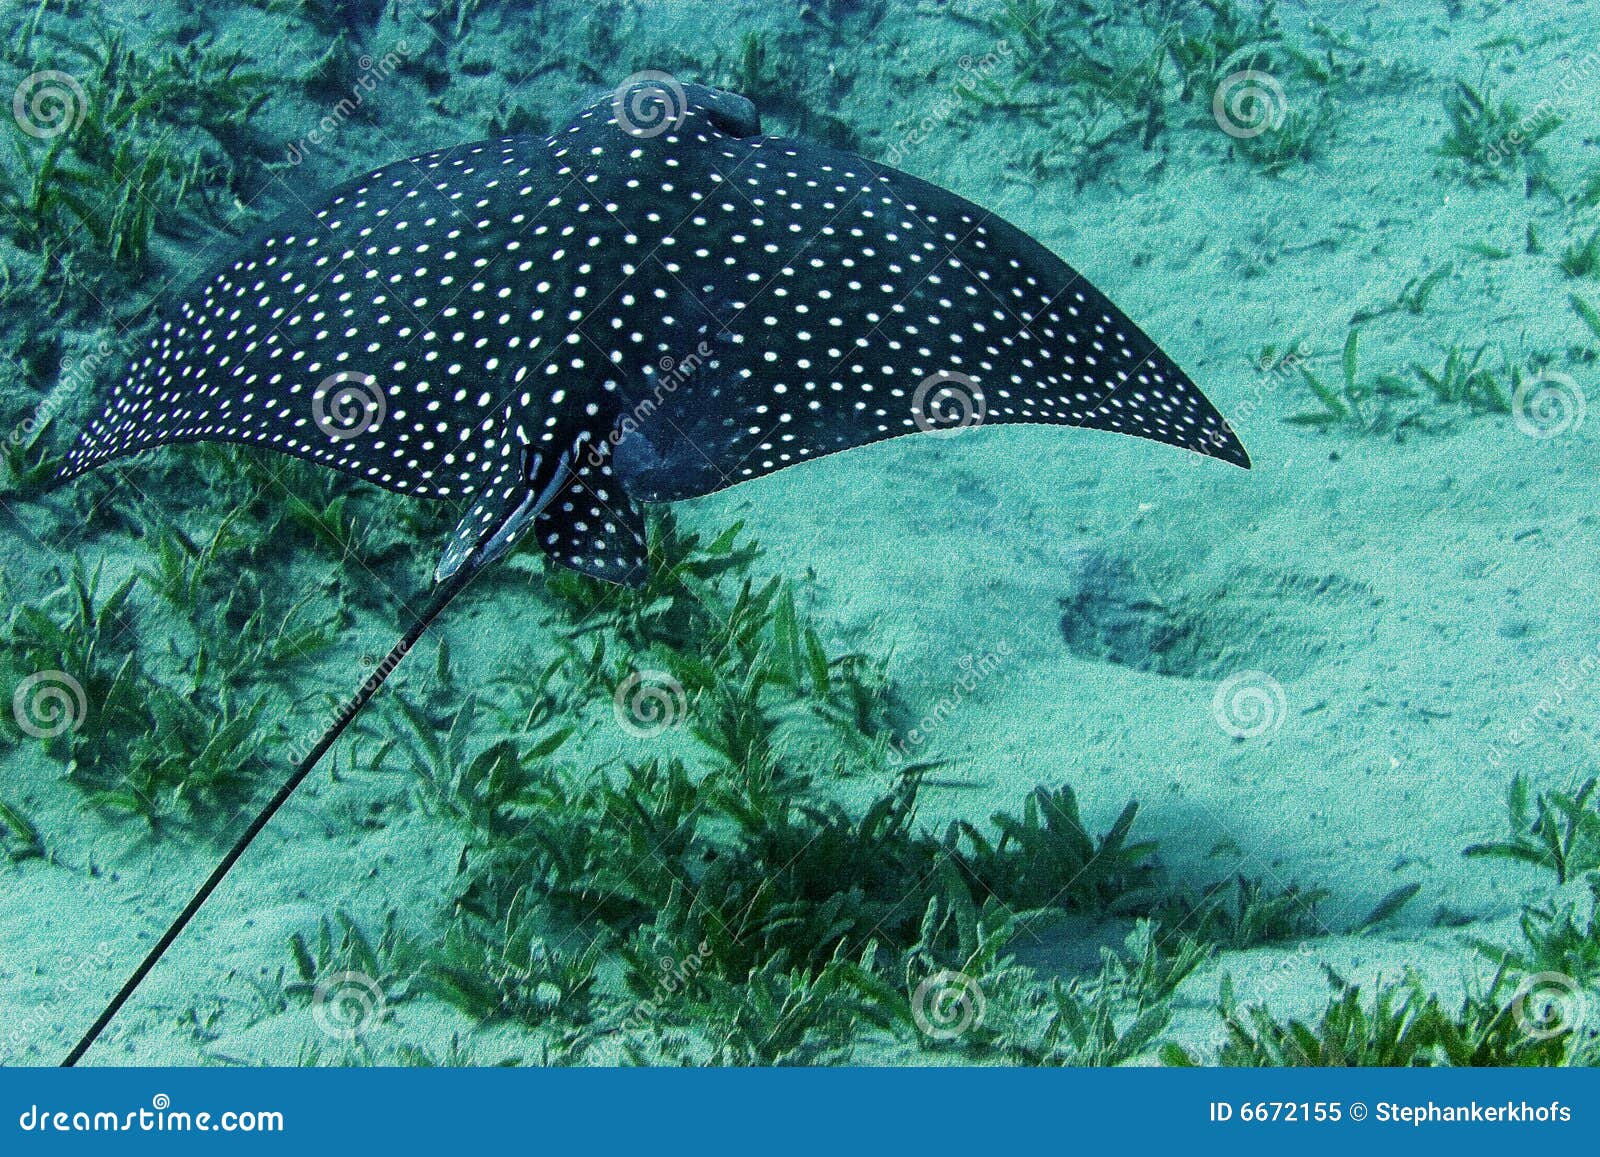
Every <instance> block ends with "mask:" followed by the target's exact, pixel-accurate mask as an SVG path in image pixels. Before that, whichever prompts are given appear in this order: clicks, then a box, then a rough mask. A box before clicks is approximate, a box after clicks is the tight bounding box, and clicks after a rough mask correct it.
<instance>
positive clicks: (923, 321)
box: [64, 73, 1249, 1065]
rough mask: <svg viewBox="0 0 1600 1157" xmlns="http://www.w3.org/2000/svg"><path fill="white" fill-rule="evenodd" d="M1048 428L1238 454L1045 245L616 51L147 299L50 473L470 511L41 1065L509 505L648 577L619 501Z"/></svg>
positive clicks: (292, 782)
mask: <svg viewBox="0 0 1600 1157" xmlns="http://www.w3.org/2000/svg"><path fill="white" fill-rule="evenodd" d="M1008 423H1045V424H1051V425H1062V426H1081V427H1087V428H1090V429H1096V430H1109V431H1114V432H1119V433H1124V434H1132V435H1136V436H1139V437H1143V438H1148V439H1152V440H1154V441H1157V442H1165V443H1168V444H1169V445H1173V446H1178V447H1181V448H1183V449H1187V450H1193V451H1197V452H1199V453H1202V454H1207V455H1210V456H1211V457H1214V458H1220V459H1222V460H1223V461H1226V462H1231V463H1234V464H1235V465H1238V466H1243V467H1248V466H1249V457H1248V456H1247V454H1246V453H1245V450H1244V447H1243V446H1242V445H1241V444H1240V442H1239V440H1238V438H1237V437H1236V435H1235V434H1234V432H1233V430H1232V428H1231V427H1230V426H1229V425H1228V423H1227V422H1226V421H1225V420H1224V419H1223V418H1222V416H1221V415H1220V414H1219V413H1218V412H1217V410H1216V409H1215V407H1213V406H1212V404H1211V403H1210V402H1209V401H1208V400H1207V399H1206V397H1205V396H1204V395H1203V394H1202V393H1201V392H1200V390H1199V388H1198V387H1197V386H1196V385H1195V384H1194V383H1193V382H1192V381H1191V380H1190V379H1189V378H1188V376H1187V375H1185V374H1184V372H1183V371H1182V370H1180V369H1179V368H1178V367H1177V365H1175V364H1174V363H1173V361H1172V360H1171V359H1170V358H1169V357H1168V356H1167V355H1166V354H1164V353H1163V352H1162V351H1161V350H1160V349H1159V348H1158V347H1157V346H1156V345H1155V343H1154V342H1152V341H1151V340H1150V339H1149V338H1148V337H1146V336H1145V334H1144V333H1143V332H1142V331H1141V330H1140V329H1139V328H1138V327H1137V326H1136V325H1134V324H1133V322H1131V321H1130V320H1129V319H1128V318H1127V317H1126V316H1125V315H1124V314H1123V313H1122V312H1121V311H1120V310H1118V309H1117V307H1116V306H1114V305H1112V304H1111V302H1110V301H1109V300H1107V298H1106V297H1105V296H1104V295H1103V294H1101V293H1100V292H1099V291H1098V290H1096V289H1095V288H1094V287H1093V286H1092V285H1090V284H1089V283H1088V282H1087V281H1086V280H1085V279H1084V278H1083V277H1082V276H1080V275H1079V274H1078V273H1077V272H1076V271H1074V270H1073V269H1072V268H1071V267H1070V266H1069V265H1067V264H1066V263H1065V262H1064V261H1062V260H1061V259H1060V258H1058V257H1056V256H1055V255H1054V254H1053V253H1051V252H1050V251H1049V250H1048V249H1046V248H1045V247H1044V246H1042V245H1040V244H1039V243H1038V242H1036V241H1034V240H1033V239H1032V238H1030V237H1028V236H1027V235H1026V234H1024V233H1023V232H1022V231H1021V230H1019V229H1017V228H1015V227H1014V226H1012V225H1010V224H1008V223H1007V222H1005V221H1003V220H1001V219H1000V218H999V217H997V216H995V215H994V214H992V213H990V212H987V211H985V210H983V209H981V208H979V207H978V206H977V205H975V204H973V203H972V202H970V201H967V200H964V199H962V198H961V197H958V196H956V195H955V194H953V193H950V192H948V191H946V190H944V189H941V188H938V187H937V186H934V185H930V184H928V183H927V182H925V181H922V180H919V179H918V178H916V177H913V176H910V175H909V174H907V173H903V172H900V171H898V170H896V169H893V168H889V167H887V166H885V165H881V164H877V163H875V162H872V161H868V160H864V159H863V158H861V157H859V156H856V155H854V154H851V153H847V152H842V151H840V150H837V149H832V148H828V147H825V146H823V145H819V144H815V143H812V142H809V141H804V140H791V139H786V138H781V137H771V136H765V135H763V134H762V132H761V126H760V118H759V115H758V114H757V111H756V109H755V107H754V105H752V104H751V102H750V101H748V100H746V99H745V98H743V97H741V96H737V95H734V94H732V93H727V92H723V91H720V90H717V89H712V88H707V87H704V86H702V85H698V84H687V85H685V84H680V83H679V82H678V81H676V80H675V79H674V78H672V77H671V76H669V75H667V74H665V73H642V74H637V75H636V76H635V77H631V78H629V80H628V81H627V82H625V83H624V84H623V85H622V86H621V87H619V88H618V89H617V90H615V91H614V92H610V93H607V94H606V95H605V97H604V98H603V99H600V100H597V101H595V102H593V103H592V104H590V105H589V106H588V107H586V108H584V109H583V110H582V111H581V112H579V113H578V114H577V115H576V116H575V117H574V118H573V120H572V121H571V123H570V124H569V125H567V126H566V127H565V128H564V129H562V130H560V131H558V132H556V133H554V134H552V135H550V136H547V137H534V136H515V137H505V138H501V139H498V140H491V141H480V142H476V143H472V144H466V145H460V146H458V147H455V148H450V149H445V150H441V151H438V152H431V153H425V154H423V155H421V156H418V157H413V158H410V159H408V160H404V161H400V162H397V163H395V164H391V165H387V166H385V167H383V168H380V169H377V170H375V171H374V172H371V173H368V174H366V175H365V176H361V177H358V178H356V179H355V180H353V181H349V182H347V183H346V184H344V185H341V186H339V187H337V188H335V189H333V190H332V191H330V192H329V193H327V194H326V195H325V196H323V197H322V198H321V199H320V200H319V202H318V203H317V204H316V206H315V207H311V206H307V207H305V208H303V209H300V210H297V211H292V212H290V213H289V214H288V215H287V216H285V217H282V218H280V219H278V220H277V221H275V222H274V223H273V224H272V225H271V226H270V227H268V228H267V229H266V230H265V231H264V232H262V233H260V234H259V235H257V236H256V237H255V238H254V239H252V240H251V241H249V242H247V243H246V244H245V245H244V247H243V248H242V251H241V252H239V253H238V254H237V255H236V256H235V257H233V258H232V259H231V260H229V261H227V262H225V263H224V264H223V265H222V266H221V267H220V268H218V269H216V270H214V271H213V272H211V273H210V274H208V275H206V276H204V277H202V278H200V279H199V280H198V281H196V282H195V283H194V284H193V285H192V286H191V287H190V288H189V289H188V290H187V291H186V292H184V293H182V294H179V295H178V296H177V297H176V298H175V299H173V300H172V301H171V302H169V303H167V304H166V305H165V306H164V307H163V308H162V310H161V312H160V313H159V314H158V317H157V319H156V324H155V327H154V329H153V331H152V334H151V336H150V338H149V340H148V342H147V343H146V344H145V345H144V347H143V348H142V350H141V351H140V352H138V353H137V354H136V355H135V356H134V357H133V359H132V361H131V363H130V364H129V365H128V368H127V370H126V373H125V375H124V376H123V378H122V380H121V382H120V383H119V384H117V385H116V386H115V387H114V388H113V389H112V390H111V391H110V393H109V395H108V396H107V397H106V398H105V400H104V403H103V406H102V407H101V409H100V410H99V412H98V415H97V416H96V417H95V418H93V419H92V420H91V421H90V422H89V424H88V426H87V427H86V429H85V430H84V432H83V435H82V437H81V438H80V440H79V442H78V443H77V445H76V446H75V447H74V448H73V450H72V451H71V452H70V454H69V456H68V458H67V463H66V468H65V471H64V476H65V477H69V478H70V477H74V476H76V475H78V474H81V473H83V472H84V471H87V470H90V469H93V468H94V467H97V466H100V465H102V464H104V463H106V462H110V461H112V460H114V459H117V458H120V457H122V456H125V455H129V454H134V453H136V452H139V451H142V450H147V449H150V448H152V447H156V446H164V445H169V444H173V443H180V442H202V441H212V442H238V443H244V444H248V445H254V446H263V447H266V448H268V449H271V450H276V451H279V452H281V453H285V454H289V455H293V456H295V457H298V458H303V459H307V460H309V461H312V462H319V463H322V464H323V465H326V466H330V467H332V468H334V469H335V470H339V471H342V472H344V473H346V474H349V475H352V476H354V477H356V478H359V479H362V480H364V481H367V482H370V483H372V484H374V485H377V486H380V487H384V488H386V489H389V490H393V491H396V492H399V493H401V494H408V495H413V496H416V497H418V498H433V499H440V500H445V501H449V502H454V503H457V504H459V505H460V506H462V507H464V508H465V510H466V513H465V515H464V516H463V517H462V519H461V521H460V523H459V525H458V526H457V527H456V529H455V530H454V532H453V533H452V534H451V536H450V538H449V540H448V542H447V543H446V545H445V547H444V550H443V553H442V555H441V557H440V560H439V563H438V566H437V568H436V571H435V578H436V580H437V585H436V587H435V590H434V592H433V597H432V601H431V602H430V603H429V604H428V606H427V608H426V609H425V610H424V612H423V613H422V615H421V616H419V617H418V619H417V621H416V622H415V623H414V624H413V625H412V627H411V628H410V630H408V631H407V633H406V635H405V637H404V638H402V640H401V641H400V643H398V644H397V645H396V648H395V650H394V651H393V652H391V654H390V656H389V658H388V659H386V660H385V661H384V662H383V663H382V664H380V665H379V668H378V670H377V671H376V672H375V673H374V675H373V676H372V677H371V678H369V679H368V680H367V681H366V682H365V683H364V684H363V685H362V687H361V688H360V690H359V691H358V692H357V693H356V695H355V696H354V697H353V698H352V699H351V700H350V702H349V703H347V704H346V705H345V707H344V708H343V709H342V710H341V711H340V712H339V714H338V716H337V717H336V719H335V721H334V723H333V725H332V726H331V727H330V728H329V729H328V731H327V732H326V733H325V734H324V735H323V736H322V738H321V740H319V742H318V743H317V744H316V745H315V746H314V747H313V748H312V750H311V752H310V753H309V754H308V755H307V756H306V757H305V759H303V760H302V761H301V762H300V763H299V764H298V765H297V767H296V768H295V771H294V774H293V775H292V776H291V777H290V778H289V779H288V780H287V781H286V782H285V783H284V784H283V786H282V787H281V788H280V789H279V791H278V793H277V794H276V795H275V796H274V797H273V799H272V801H270V802H269V803H268V805H267V806H266V807H265V808H264V809H263V810H262V811H261V812H260V813H259V814H258V815H257V816H256V817H255V819H254V821H253V822H252V824H251V825H250V827H249V829H248V830H247V831H246V832H245V834H244V835H243V836H242V837H241V838H240V840H239V841H238V842H237V843H236V844H235V845H234V847H233V848H232V849H231V851H230V852H229V854H228V856H227V857H225V858H224V860H223V861H222V862H221V863H220V864H219V865H218V866H217V868H216V870H215V871H213V873H212V874H211V876H210V877H208V879H207V880H206V882H205V883H204V884H203V885H202V886H201V888H200V890H199V891H198V892H197V893H196V894H195V896H194V897H193V899H192V900H191V901H190V903H189V905H188V906H186V907H185V909H184V910H183V912H182V913H180V915H179V916H178V918H177V919H176V920H175V921H174V922H173V924H172V926H171V927H169V928H168V929H167V932H166V934H165V935H163V937H162V938H161V940H160V941H158V943H157V944H156V945H155V946H154V948H152V949H151V951H150V953H149V954H148V955H147V956H146V958H145V960H144V961H143V963H142V964H141V965H140V967H139V969H138V970H136V971H135V972H134V974H133V975H132V976H130V977H129V979H128V982H127V983H126V984H125V985H124V986H123V989H122V990H121V991H120V992H119V993H118V995H117V996H116V997H115V998H114V999H113V1000H112V1002H111V1003H110V1005H109V1006H108V1007H107V1008H106V1009H105V1010H104V1011H103V1012H102V1014H101V1016H100V1018H99V1020H98V1021H97V1022H96V1024H95V1025H94V1026H93V1027H92V1028H91V1029H90V1030H89V1032H88V1033H86V1034H85V1036H84V1038H83V1039H82V1040H81V1041H80V1042H79V1044H78V1046H77V1047H76V1048H75V1049H74V1050H73V1052H72V1054H71V1055H69V1057H68V1058H67V1060H66V1062H65V1063H66V1064H69V1065H70V1064H74V1063H76V1061H77V1060H78V1059H79V1058H80V1057H81V1056H82V1055H83V1054H84V1052H86V1051H87V1049H88V1048H89V1047H90V1045H92V1044H93V1042H94V1040H95V1039H96V1038H97V1037H98V1035H99V1033H100V1032H101V1031H102V1030H103V1029H104V1027H105V1026H106V1025H107V1024H108V1023H109V1022H110V1020H111V1018H112V1017H114V1016H115V1015H116V1012H117V1010H118V1009H119V1008H120V1007H121V1006H122V1004H123V1003H124V1002H125V1001H126V999H127V998H128V996H130V995H131V994H132V992H133V991H134V989H135V988H136V987H137V986H138V984H139V983H140V982H141V981H142V980H143V978H144V976H145V975H146V973H148V971H149V969H150V968H151V967H153V966H154V964H155V963H156V961H157V960H159V959H160V957H161V955H162V953H163V952H164V951H165V950H166V948H167V947H168V946H169V945H170V944H171V943H172V941H173V940H174V939H176V937H177V935H178V934H179V933H180V932H181V931H182V929H183V927H184V926H185V925H186V924H187V922H188V921H189V919H190V918H191V917H192V916H193V915H194V913H195V912H196V911H198V910H199V908H200V906H201V905H202V904H203V903H204V902H205V901H206V899H207V898H208V897H209V896H210V894H211V892H212V891H213V890H214V889H215V887H216V886H217V885H218V884H219V883H220V882H221V880H222V878H223V877H224V876H225V875H226V874H227V872H228V871H229V869H231V867H232V866H233V863H234V862H235V861H236V860H237V859H238V857H239V856H240V855H242V854H243V852H244V850H245V849H246V847H248V845H249V843H250V842H251V840H253V839H254V837H255V835H256V834H257V833H258V832H259V831H260V830H261V828H262V827H264V826H265V824H266V823H267V822H268V821H269V820H270V819H271V817H272V815H273V814H275V812H276V811H277V809H278V808H279V807H281V805H282V804H283V802H284V801H286V800H287V799H288V798H289V796H290V795H291V794H292V793H293V791H294V790H295V788H296V787H297V786H298V785H299V783H300V782H302V781H303V780H304V778H305V776H306V775H307V774H309V772H310V771H311V769H312V767H314V766H315V764H316V762H317V761H318V760H319V759H320V758H321V756H322V755H323V753H324V752H326V751H327V749H328V748H329V747H330V746H332V744H333V742H334V741H335V740H336V739H337V738H338V736H339V734H340V733H341V732H342V730H343V728H344V727H345V726H346V725H347V724H348V723H349V721H350V719H351V718H353V717H354V715H355V713H356V712H357V711H359V710H360V709H361V707H362V706H364V705H365V703H366V702H367V700H368V699H369V698H370V697H371V695H372V694H374V693H375V692H376V690H377V688H378V687H379V686H380V685H381V684H382V682H383V680H384V678H386V677H387V675H388V673H389V671H390V670H392V669H393V666H394V664H395V663H397V662H398V661H399V660H400V658H402V657H403V656H404V655H405V653H406V652H407V651H408V650H409V649H410V647H411V645H412V644H414V643H415V642H416V640H417V639H418V638H419V637H420V636H421V635H422V633H423V631H424V630H426V628H427V626H428V625H429V623H431V621H432V620H433V619H434V618H435V617H436V616H437V615H438V614H439V613H440V612H441V611H442V610H443V609H444V607H445V606H446V605H447V604H448V603H449V601H450V600H451V599H452V598H453V597H454V596H455V595H456V594H457V593H459V591H460V590H461V589H462V588H463V587H464V586H465V584H466V583H467V582H468V581H470V579H471V577H472V576H473V575H475V574H476V573H478V572H479V570H481V568H482V567H483V566H484V565H486V564H487V563H489V562H491V561H492V560H494V559H496V558H499V557H501V556H502V555H504V554H505V553H507V552H508V551H509V550H511V549H512V548H513V547H514V546H515V545H517V543H518V542H519V541H520V540H521V539H522V538H523V537H524V536H525V535H526V534H528V533H529V532H530V531H531V532H532V534H533V537H534V538H535V540H536V541H537V543H538V545H539V547H540V549H541V550H542V551H543V552H544V553H545V555H546V557H547V558H548V559H549V560H550V561H551V562H552V563H554V564H555V565H559V566H564V567H570V568H573V569H575V570H578V571H581V572H583V573H585V574H589V575H593V576H595V577H597V578H601V579H607V580H610V581H613V582H624V583H626V582H637V581H640V580H641V579H642V578H643V577H644V574H645V561H646V544H645V533H644V522H643V518H642V515H641V513H640V504H641V503H653V502H673V501H677V500H680V499H687V498H694V497H698V496H701V495H705V494H710V493H712V492H714V491H717V490H720V489H723V488H724V487H727V486H731V485H733V484H735V483H738V482H743V481H748V480H750V479H754V478H758V477H761V476H763V475H766V474H770V473H772V472H774V471H777V470H781V469H784V468H785V467H788V466H793V465H796V464H799V463H802V462H806V461H808V460H811V459H814V458H820V457H822V456H824V455H827V454H832V453H835V452H837V451H841V450H848V449H852V448H855V447H858V446H865V445H868V444H870V443H873V442H878V441H882V440H884V439H887V438H893V437H897V436H899V435H902V434H911V433H916V432H919V431H929V432H935V431H939V430H943V429H950V428H958V427H962V426H967V425H974V424H996V425H998V424H1008Z"/></svg>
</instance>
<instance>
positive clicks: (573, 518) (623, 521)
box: [534, 442, 648, 586]
mask: <svg viewBox="0 0 1600 1157" xmlns="http://www.w3.org/2000/svg"><path fill="white" fill-rule="evenodd" d="M605 449H606V448H605V447H604V446H603V445H602V446H598V447H594V446H591V445H590V444H588V443H587V442H583V443H580V444H579V446H578V447H577V448H576V449H575V450H574V451H573V454H572V462H573V463H574V465H573V467H572V469H571V471H570V473H569V475H568V477H567V478H566V480H565V481H564V482H563V483H562V485H561V486H560V487H559V488H558V489H557V490H556V492H555V493H554V494H553V495H551V497H550V499H549V500H548V501H547V502H544V503H541V504H540V506H539V510H538V516H537V517H536V518H535V519H534V534H535V536H536V538H537V539H538V543H539V547H540V549H542V550H543V551H544V553H545V555H546V557H548V558H549V559H550V560H551V561H552V562H554V563H557V564H559V565H560V566H564V567H569V568H571V569H572V570H576V571H581V572H582V573H584V574H586V575H590V576H591V577H593V578H597V579H604V580H605V581H606V582H613V583H619V584H622V585H624V586H638V585H640V584H641V583H643V582H644V580H645V577H646V575H647V574H648V567H647V561H648V550H647V547H646V544H645V527H644V517H643V515H641V514H640V513H639V508H638V507H637V506H635V505H634V504H633V502H632V500H631V498H630V495H629V493H628V492H626V491H625V490H624V488H623V487H621V486H619V485H617V479H616V476H615V475H614V474H613V472H612V463H611V461H610V459H609V456H608V455H607V454H606V453H605Z"/></svg>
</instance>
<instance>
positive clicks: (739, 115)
mask: <svg viewBox="0 0 1600 1157" xmlns="http://www.w3.org/2000/svg"><path fill="white" fill-rule="evenodd" d="M705 109H706V118H707V119H708V120H709V121H710V122H711V123H712V124H713V125H715V126H716V128H717V131H718V132H723V133H727V134H728V135H729V136H730V137H758V136H760V135H761V113H760V112H759V111H757V109H756V106H755V105H754V104H753V103H752V102H751V101H750V99H749V98H748V97H743V96H740V95H739V94H738V93H736V92H724V91H722V90H721V89H720V88H713V89H708V90H707V96H706V100H705Z"/></svg>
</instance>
